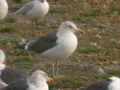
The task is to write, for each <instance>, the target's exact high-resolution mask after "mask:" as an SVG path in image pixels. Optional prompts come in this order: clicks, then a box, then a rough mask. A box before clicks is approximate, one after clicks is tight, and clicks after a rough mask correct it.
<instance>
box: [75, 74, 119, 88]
mask: <svg viewBox="0 0 120 90" xmlns="http://www.w3.org/2000/svg"><path fill="white" fill-rule="evenodd" d="M77 90H120V78H119V77H115V76H112V77H110V78H108V79H107V80H104V81H100V82H96V83H94V84H92V85H90V86H88V87H84V88H79V89H77Z"/></svg>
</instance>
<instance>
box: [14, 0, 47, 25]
mask: <svg viewBox="0 0 120 90" xmlns="http://www.w3.org/2000/svg"><path fill="white" fill-rule="evenodd" d="M48 11H49V4H48V2H47V0H32V1H30V2H28V3H27V4H25V5H24V6H23V7H22V8H20V9H19V10H17V11H16V12H15V14H22V15H24V16H26V17H27V18H29V19H31V20H32V23H34V22H33V21H35V24H37V21H38V20H39V19H42V18H43V17H44V16H45V15H46V14H47V13H48Z"/></svg>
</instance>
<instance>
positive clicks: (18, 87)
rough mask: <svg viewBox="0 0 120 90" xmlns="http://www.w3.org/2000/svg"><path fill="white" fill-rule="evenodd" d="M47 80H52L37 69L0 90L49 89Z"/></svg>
mask: <svg viewBox="0 0 120 90" xmlns="http://www.w3.org/2000/svg"><path fill="white" fill-rule="evenodd" d="M47 81H48V82H52V81H53V80H52V79H51V78H49V77H48V75H47V74H46V73H45V72H43V71H41V70H37V71H35V72H33V74H32V75H31V76H30V77H28V78H27V79H26V80H18V81H16V82H13V83H11V84H9V85H8V86H7V87H5V88H3V89H1V90H49V88H48V84H47Z"/></svg>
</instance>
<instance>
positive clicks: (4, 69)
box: [0, 49, 28, 84]
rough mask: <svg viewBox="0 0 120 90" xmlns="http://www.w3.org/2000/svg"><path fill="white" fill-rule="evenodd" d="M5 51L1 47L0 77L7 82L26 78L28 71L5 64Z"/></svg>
mask: <svg viewBox="0 0 120 90" xmlns="http://www.w3.org/2000/svg"><path fill="white" fill-rule="evenodd" d="M5 57H6V56H5V53H4V51H3V50H1V49H0V79H1V81H3V82H4V83H6V84H10V83H11V82H14V81H17V80H19V79H26V78H27V76H28V72H27V70H25V69H13V68H11V67H9V66H7V65H6V64H5Z"/></svg>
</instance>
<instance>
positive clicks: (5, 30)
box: [0, 27, 16, 33]
mask: <svg viewBox="0 0 120 90" xmlns="http://www.w3.org/2000/svg"><path fill="white" fill-rule="evenodd" d="M15 31H16V28H14V27H4V28H1V29H0V32H1V33H13V32H15Z"/></svg>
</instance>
